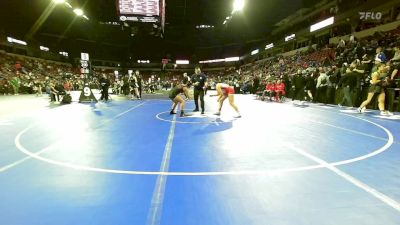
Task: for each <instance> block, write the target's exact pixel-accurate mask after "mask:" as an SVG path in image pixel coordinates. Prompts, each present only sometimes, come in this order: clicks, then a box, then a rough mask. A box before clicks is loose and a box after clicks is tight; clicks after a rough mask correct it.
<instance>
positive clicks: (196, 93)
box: [193, 89, 205, 112]
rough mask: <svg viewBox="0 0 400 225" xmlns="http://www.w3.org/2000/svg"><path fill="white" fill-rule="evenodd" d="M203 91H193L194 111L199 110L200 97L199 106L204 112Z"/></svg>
mask: <svg viewBox="0 0 400 225" xmlns="http://www.w3.org/2000/svg"><path fill="white" fill-rule="evenodd" d="M204 94H205V92H204V90H198V89H194V91H193V95H194V104H195V105H196V109H195V110H199V97H200V104H201V111H202V112H204Z"/></svg>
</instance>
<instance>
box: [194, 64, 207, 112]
mask: <svg viewBox="0 0 400 225" xmlns="http://www.w3.org/2000/svg"><path fill="white" fill-rule="evenodd" d="M194 72H195V74H194V75H193V76H192V79H191V80H192V84H193V87H194V91H193V95H194V104H195V105H196V108H195V109H194V110H193V112H198V111H199V97H200V104H201V114H204V95H205V90H206V89H207V77H206V75H205V74H204V73H202V72H201V70H200V67H198V66H197V67H196V68H195V70H194Z"/></svg>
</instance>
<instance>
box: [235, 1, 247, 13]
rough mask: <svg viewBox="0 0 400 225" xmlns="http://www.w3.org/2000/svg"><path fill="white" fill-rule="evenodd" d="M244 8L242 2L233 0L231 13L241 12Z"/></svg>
mask: <svg viewBox="0 0 400 225" xmlns="http://www.w3.org/2000/svg"><path fill="white" fill-rule="evenodd" d="M243 8H244V0H235V2H234V3H233V12H237V11H242V10H243Z"/></svg>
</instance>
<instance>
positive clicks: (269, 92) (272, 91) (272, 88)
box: [261, 81, 275, 101]
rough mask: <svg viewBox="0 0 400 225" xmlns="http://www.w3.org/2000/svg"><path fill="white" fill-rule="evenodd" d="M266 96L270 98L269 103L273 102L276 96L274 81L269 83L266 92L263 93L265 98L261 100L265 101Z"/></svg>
mask: <svg viewBox="0 0 400 225" xmlns="http://www.w3.org/2000/svg"><path fill="white" fill-rule="evenodd" d="M265 96H267V97H268V98H269V101H272V98H273V97H274V96H275V82H274V81H268V82H267V85H266V86H265V91H264V93H263V96H262V97H261V100H263V101H264V99H265Z"/></svg>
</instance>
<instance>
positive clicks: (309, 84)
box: [229, 29, 400, 107]
mask: <svg viewBox="0 0 400 225" xmlns="http://www.w3.org/2000/svg"><path fill="white" fill-rule="evenodd" d="M399 48H400V29H396V30H393V31H390V32H385V33H383V32H377V33H375V34H374V35H373V36H371V37H368V38H365V39H363V40H357V39H355V38H354V37H351V38H350V41H347V42H345V41H344V40H340V41H339V43H338V44H337V45H327V46H324V48H322V49H310V50H309V51H307V52H298V53H297V54H295V55H292V56H286V57H283V56H280V57H275V58H271V59H268V60H264V61H263V62H259V63H253V64H250V65H246V66H243V67H242V68H241V70H240V71H239V72H240V77H241V78H242V84H241V88H240V90H241V91H244V92H250V93H258V94H259V95H260V96H264V95H265V92H267V93H268V92H274V91H273V90H274V88H273V87H272V86H271V83H273V84H274V83H277V82H278V83H284V85H285V92H284V93H286V95H287V97H290V98H292V100H300V101H312V102H319V103H325V104H340V105H342V104H344V103H346V104H347V105H348V106H350V107H353V106H358V105H360V104H361V102H362V101H363V100H365V98H366V96H367V94H368V93H369V92H368V89H369V87H370V86H371V75H372V74H373V73H374V72H376V71H377V70H378V67H379V66H380V65H385V67H386V69H387V71H386V74H384V76H386V78H384V79H383V78H382V82H383V81H385V82H384V85H383V86H384V87H383V89H384V90H385V91H386V92H388V91H389V90H390V92H389V93H386V96H388V98H386V102H388V100H390V101H393V100H394V99H395V98H396V97H398V92H395V91H394V90H396V88H397V89H398V88H400V83H399V69H400V49H399ZM346 75H353V77H355V79H352V80H353V81H354V82H350V80H349V79H347V76H346ZM235 77H236V76H235V75H232V78H230V79H229V80H230V81H233V84H232V85H236V84H235V82H236V78H235ZM347 88H349V89H348V90H347ZM344 89H346V90H347V91H346V90H344ZM343 95H345V96H344V97H346V99H349V95H351V101H342V97H343ZM262 99H263V98H262Z"/></svg>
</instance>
